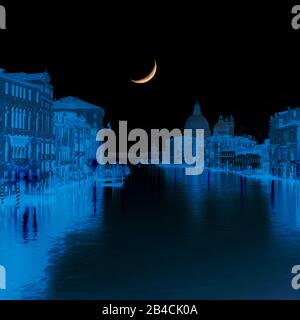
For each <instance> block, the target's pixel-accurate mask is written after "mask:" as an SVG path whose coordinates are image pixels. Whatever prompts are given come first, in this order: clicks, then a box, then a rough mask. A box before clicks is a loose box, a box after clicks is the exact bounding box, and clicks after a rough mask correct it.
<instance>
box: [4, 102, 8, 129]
mask: <svg viewBox="0 0 300 320" xmlns="http://www.w3.org/2000/svg"><path fill="white" fill-rule="evenodd" d="M7 126H8V107H7V106H6V107H5V115H4V127H5V128H7Z"/></svg>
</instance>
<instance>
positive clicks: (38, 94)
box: [36, 91, 40, 103]
mask: <svg viewBox="0 0 300 320" xmlns="http://www.w3.org/2000/svg"><path fill="white" fill-rule="evenodd" d="M39 101H40V93H39V92H38V91H37V93H36V103H39Z"/></svg>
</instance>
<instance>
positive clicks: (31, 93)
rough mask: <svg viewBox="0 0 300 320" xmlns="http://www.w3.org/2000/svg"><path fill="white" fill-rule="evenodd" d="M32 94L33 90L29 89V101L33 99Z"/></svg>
mask: <svg viewBox="0 0 300 320" xmlns="http://www.w3.org/2000/svg"><path fill="white" fill-rule="evenodd" d="M31 94H32V92H31V90H30V89H29V90H28V100H29V101H31Z"/></svg>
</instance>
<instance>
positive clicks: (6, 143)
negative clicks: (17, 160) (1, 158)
mask: <svg viewBox="0 0 300 320" xmlns="http://www.w3.org/2000/svg"><path fill="white" fill-rule="evenodd" d="M8 148H9V145H8V142H7V141H6V142H5V162H8V151H9V149H8Z"/></svg>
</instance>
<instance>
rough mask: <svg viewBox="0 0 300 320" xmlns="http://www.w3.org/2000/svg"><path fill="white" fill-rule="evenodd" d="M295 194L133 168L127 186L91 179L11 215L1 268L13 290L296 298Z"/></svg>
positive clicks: (229, 179) (71, 295)
mask: <svg viewBox="0 0 300 320" xmlns="http://www.w3.org/2000/svg"><path fill="white" fill-rule="evenodd" d="M299 190H300V188H299V186H298V185H296V184H289V183H285V182H281V181H278V180H276V181H275V180H274V181H272V180H258V179H252V178H249V177H241V176H239V175H234V174H231V173H218V172H208V171H205V172H204V173H203V175H201V176H186V175H185V172H184V169H183V168H178V169H176V170H175V169H174V168H157V167H148V168H134V169H133V174H132V176H131V177H129V178H128V180H127V182H126V184H125V188H124V189H117V190H113V189H105V190H103V189H101V188H99V187H98V186H97V185H95V184H93V183H92V184H91V185H90V186H89V189H88V190H87V191H86V192H84V188H83V189H81V190H78V188H74V189H72V192H71V191H68V192H64V193H62V194H60V200H59V201H54V202H52V203H48V204H44V205H41V204H39V205H37V206H35V207H30V206H28V208H25V210H24V212H23V214H21V215H18V214H15V212H14V211H10V212H5V214H1V216H0V221H1V226H2V229H3V231H4V232H1V234H0V239H1V242H0V255H1V260H0V264H1V262H2V261H3V264H4V265H5V264H6V265H7V270H10V272H11V274H17V277H16V278H14V279H13V278H12V277H11V279H10V282H9V283H10V286H11V289H10V290H9V291H8V293H6V296H7V297H8V296H9V297H14V298H19V297H23V298H30V299H31V298H35V297H37V298H42V299H49V298H51V299H155V298H156V299H172V298H173V299H176V298H178V299H188V298H191V299H215V298H217V299H224V298H227V299H228V298H237V299H240V298H257V299H265V298H268V299H269V298H281V299H282V298H295V299H298V298H299V297H300V293H298V292H297V291H294V290H293V289H292V288H291V286H290V281H291V273H290V271H291V268H292V266H293V265H295V264H300V254H299V252H300V218H299V215H300V211H299V205H300V191H299ZM62 204H63V205H62ZM12 253H13V254H12ZM20 288H21V289H20ZM1 294H2V293H1ZM4 297H5V296H4Z"/></svg>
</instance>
